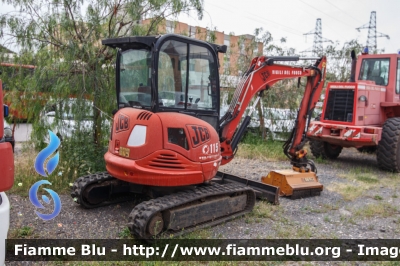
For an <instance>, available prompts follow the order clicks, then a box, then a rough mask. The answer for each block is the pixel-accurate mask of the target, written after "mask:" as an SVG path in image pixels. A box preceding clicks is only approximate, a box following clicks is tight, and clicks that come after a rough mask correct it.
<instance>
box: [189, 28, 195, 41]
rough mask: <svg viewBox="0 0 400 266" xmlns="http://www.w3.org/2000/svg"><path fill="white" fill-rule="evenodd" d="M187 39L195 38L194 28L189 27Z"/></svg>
mask: <svg viewBox="0 0 400 266" xmlns="http://www.w3.org/2000/svg"><path fill="white" fill-rule="evenodd" d="M189 37H190V38H196V27H194V26H189Z"/></svg>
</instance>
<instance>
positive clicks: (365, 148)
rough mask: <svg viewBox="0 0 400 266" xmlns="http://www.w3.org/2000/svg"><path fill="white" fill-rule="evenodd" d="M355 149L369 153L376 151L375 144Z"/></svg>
mask: <svg viewBox="0 0 400 266" xmlns="http://www.w3.org/2000/svg"><path fill="white" fill-rule="evenodd" d="M357 150H358V151H359V152H365V153H368V154H371V153H374V152H376V146H365V147H361V148H357Z"/></svg>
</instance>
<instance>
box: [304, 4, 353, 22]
mask: <svg viewBox="0 0 400 266" xmlns="http://www.w3.org/2000/svg"><path fill="white" fill-rule="evenodd" d="M299 1H300V2H302V3H303V4H305V5H307V6H309V7H311V8H313V9H315V10H317V11H318V12H321V13H322V14H324V15H326V16H328V17H330V18H333V19H334V20H336V21H338V22H340V23H342V24H343V25H346V26H350V25H349V24H347V23H344V22H343V21H341V20H339V19H337V18H335V17H333V16H331V15H329V14H328V13H325V12H323V11H321V10H319V9H318V8H316V7H314V6H312V5H310V4H307V3H306V2H304V1H303V0H299ZM350 27H353V26H350Z"/></svg>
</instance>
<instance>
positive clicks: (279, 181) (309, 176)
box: [261, 170, 323, 199]
mask: <svg viewBox="0 0 400 266" xmlns="http://www.w3.org/2000/svg"><path fill="white" fill-rule="evenodd" d="M261 182H263V183H264V184H269V185H272V186H277V187H279V189H280V193H279V195H280V196H290V197H291V199H298V198H305V197H312V196H319V195H320V194H321V191H322V190H323V185H322V184H321V183H319V182H318V177H317V175H316V174H315V173H314V172H312V171H308V172H299V171H294V170H276V171H271V172H269V174H268V175H267V176H264V177H262V178H261Z"/></svg>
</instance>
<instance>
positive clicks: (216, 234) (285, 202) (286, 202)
mask: <svg viewBox="0 0 400 266" xmlns="http://www.w3.org/2000/svg"><path fill="white" fill-rule="evenodd" d="M17 156H20V155H17ZM316 164H317V167H318V177H319V181H320V182H321V183H322V184H323V185H324V191H323V192H322V193H321V196H317V197H312V198H305V199H298V200H291V199H288V198H284V197H281V198H280V205H278V206H272V205H269V204H267V203H265V202H262V201H259V202H258V203H257V204H256V207H255V209H254V211H253V212H252V213H250V214H248V215H246V216H244V217H242V218H238V219H235V220H233V221H230V222H226V223H224V224H221V225H218V226H215V227H212V228H210V229H206V230H201V231H200V232H197V233H195V234H197V235H196V237H197V238H198V237H201V238H228V239H248V238H339V239H341V238H346V239H349V238H360V239H363V238H371V239H377V238H385V239H386V238H387V239H389V238H395V239H399V238H400V213H399V210H400V208H399V207H398V206H400V205H399V203H400V195H399V197H398V194H400V190H399V185H398V184H397V183H396V179H397V178H399V175H398V174H392V173H387V172H384V171H381V170H379V169H378V167H377V163H376V155H375V154H373V155H370V154H361V153H359V152H358V151H357V150H355V149H344V150H343V152H342V154H341V155H340V156H339V158H338V159H337V160H335V161H324V162H320V163H316ZM289 167H290V165H289V163H288V162H284V161H282V162H274V161H259V160H248V159H240V158H236V159H235V160H233V161H232V162H231V163H230V164H228V165H226V166H223V167H222V168H221V169H220V170H221V171H225V172H227V173H232V174H235V175H238V176H242V177H246V178H249V179H259V178H260V177H261V176H263V175H266V174H267V173H268V172H269V171H270V170H273V169H288V168H289ZM357 169H358V170H357ZM357 171H358V172H360V173H361V174H362V173H364V172H366V173H368V174H369V176H372V177H375V178H378V179H382V178H388V179H385V180H392V181H393V182H391V183H390V184H385V183H383V184H382V185H381V184H380V183H378V184H379V185H378V186H374V187H373V188H371V189H367V190H365V191H364V192H363V193H362V194H361V195H360V196H359V197H357V198H355V199H353V200H346V199H345V198H344V197H343V196H342V195H341V193H338V192H337V191H338V190H337V189H336V190H335V189H334V188H335V186H337V185H338V184H342V185H344V186H346V185H357V183H356V182H355V181H354V180H351V179H349V178H344V176H346V175H348V174H349V173H351V172H357ZM8 196H9V199H10V202H11V206H12V209H11V227H10V231H9V238H16V237H19V236H18V232H20V231H21V228H22V227H24V226H29V227H30V228H32V231H31V233H30V235H29V236H28V237H29V238H82V239H90V238H110V239H115V238H120V237H123V232H126V231H125V230H124V229H125V228H126V223H127V219H128V215H129V213H130V211H131V210H132V208H133V207H134V202H126V203H123V204H118V205H116V206H107V207H102V208H98V209H91V210H86V209H83V208H81V207H79V206H78V205H77V204H76V203H75V202H74V201H73V200H72V198H71V197H70V196H69V195H60V197H61V202H62V211H61V213H60V215H59V216H57V217H56V218H55V219H53V220H50V221H43V220H41V219H39V218H38V217H37V216H36V214H35V213H34V207H33V206H32V204H31V203H30V201H29V199H28V198H24V197H21V196H18V195H12V194H9V195H8Z"/></svg>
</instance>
